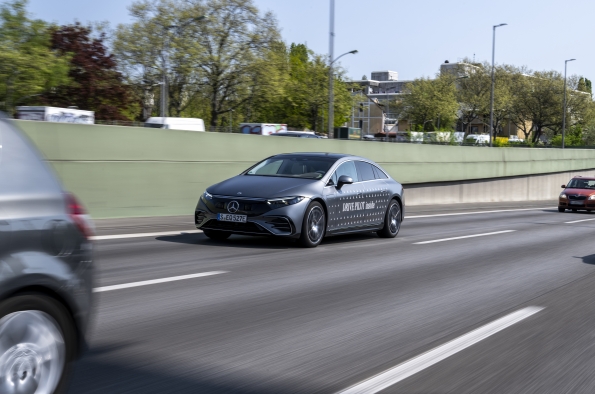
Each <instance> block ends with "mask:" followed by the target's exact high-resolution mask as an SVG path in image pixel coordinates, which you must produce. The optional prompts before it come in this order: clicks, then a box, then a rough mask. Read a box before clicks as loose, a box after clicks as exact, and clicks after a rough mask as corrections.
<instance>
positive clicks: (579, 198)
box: [568, 195, 587, 201]
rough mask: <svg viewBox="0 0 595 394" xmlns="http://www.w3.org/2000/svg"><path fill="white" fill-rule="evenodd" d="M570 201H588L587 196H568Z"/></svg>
mask: <svg viewBox="0 0 595 394" xmlns="http://www.w3.org/2000/svg"><path fill="white" fill-rule="evenodd" d="M568 199H569V200H581V201H582V200H586V199H587V196H573V195H569V196H568Z"/></svg>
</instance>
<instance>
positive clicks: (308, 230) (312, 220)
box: [300, 201, 326, 248]
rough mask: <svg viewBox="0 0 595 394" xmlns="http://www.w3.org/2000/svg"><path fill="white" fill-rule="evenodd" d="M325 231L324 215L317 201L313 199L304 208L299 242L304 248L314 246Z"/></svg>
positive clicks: (318, 242)
mask: <svg viewBox="0 0 595 394" xmlns="http://www.w3.org/2000/svg"><path fill="white" fill-rule="evenodd" d="M325 231H326V216H325V214H324V209H323V208H322V205H320V203H319V202H316V201H313V202H311V203H310V205H308V208H306V213H305V214H304V221H303V222H302V234H301V235H300V244H301V245H302V246H303V247H305V248H315V247H316V246H318V245H319V244H320V242H322V238H324V233H325Z"/></svg>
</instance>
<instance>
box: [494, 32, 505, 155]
mask: <svg viewBox="0 0 595 394" xmlns="http://www.w3.org/2000/svg"><path fill="white" fill-rule="evenodd" d="M506 25H507V24H506V23H500V24H499V25H495V26H494V27H493V33H492V90H491V93H490V147H491V146H492V132H493V131H494V84H495V82H496V81H495V79H494V66H495V64H494V61H495V58H496V28H497V27H500V26H506Z"/></svg>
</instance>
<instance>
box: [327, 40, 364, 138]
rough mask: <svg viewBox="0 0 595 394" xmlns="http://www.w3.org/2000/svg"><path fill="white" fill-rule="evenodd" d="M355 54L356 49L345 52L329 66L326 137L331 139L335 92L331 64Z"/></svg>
mask: <svg viewBox="0 0 595 394" xmlns="http://www.w3.org/2000/svg"><path fill="white" fill-rule="evenodd" d="M356 53H357V49H355V50H353V51H349V52H345V53H344V54H342V55H341V56H338V57H337V58H336V59H334V60H333V61H331V63H330V65H329V75H328V80H329V82H328V84H329V89H328V137H329V138H333V126H334V123H335V92H334V91H333V85H334V84H333V82H334V81H333V79H334V78H333V64H335V62H336V61H337V60H339V59H341V58H342V57H343V56H345V55H355V54H356Z"/></svg>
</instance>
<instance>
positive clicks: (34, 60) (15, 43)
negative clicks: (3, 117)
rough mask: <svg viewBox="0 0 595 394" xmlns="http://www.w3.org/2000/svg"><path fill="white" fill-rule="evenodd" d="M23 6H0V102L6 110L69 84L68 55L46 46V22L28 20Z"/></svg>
mask: <svg viewBox="0 0 595 394" xmlns="http://www.w3.org/2000/svg"><path fill="white" fill-rule="evenodd" d="M26 6H27V1H26V0H13V1H11V2H8V3H4V4H2V5H0V101H1V102H2V103H3V105H2V107H3V109H4V110H5V111H7V112H12V111H13V110H14V107H15V106H18V105H23V104H28V103H29V102H30V101H34V97H36V96H38V95H40V94H41V93H43V92H44V91H48V90H50V89H53V88H55V87H56V86H59V85H63V84H68V83H70V80H69V78H68V71H69V64H68V61H69V59H70V56H69V55H66V56H60V55H59V54H58V53H56V52H55V51H53V50H51V49H50V37H51V35H50V31H49V29H48V25H47V24H46V23H45V22H43V21H41V20H32V19H29V16H28V14H27V11H26Z"/></svg>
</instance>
